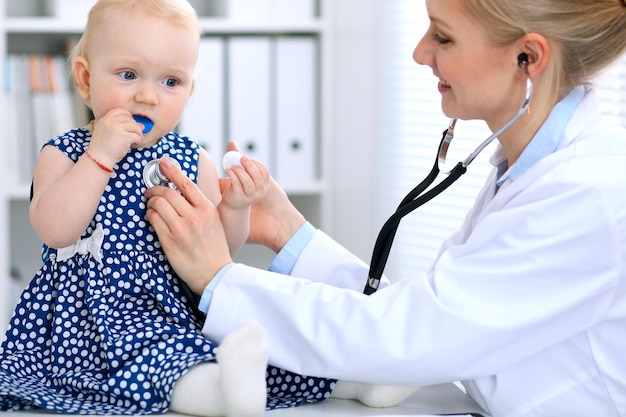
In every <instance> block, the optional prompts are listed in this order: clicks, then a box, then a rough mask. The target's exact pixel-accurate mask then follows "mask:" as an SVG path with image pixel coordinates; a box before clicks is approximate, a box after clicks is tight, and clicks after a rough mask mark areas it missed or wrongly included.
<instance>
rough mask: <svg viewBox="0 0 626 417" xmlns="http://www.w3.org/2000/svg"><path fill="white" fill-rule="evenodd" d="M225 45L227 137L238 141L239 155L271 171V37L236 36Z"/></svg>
mask: <svg viewBox="0 0 626 417" xmlns="http://www.w3.org/2000/svg"><path fill="white" fill-rule="evenodd" d="M227 42H228V43H227V44H228V53H227V55H228V83H227V85H228V135H227V137H228V138H229V140H234V141H235V142H237V145H238V146H239V148H240V149H241V151H242V153H244V154H245V155H247V156H248V157H249V158H251V159H256V160H259V161H260V162H262V163H264V164H265V165H267V167H268V168H269V169H270V172H272V171H273V166H272V162H273V161H272V158H271V153H272V148H271V137H270V135H271V124H270V120H271V113H270V110H271V105H270V104H271V102H270V85H271V75H270V71H271V62H270V57H271V55H270V53H271V52H270V51H271V42H270V38H269V37H265V36H241V37H237V36H235V37H231V38H229V39H228V41H227Z"/></svg>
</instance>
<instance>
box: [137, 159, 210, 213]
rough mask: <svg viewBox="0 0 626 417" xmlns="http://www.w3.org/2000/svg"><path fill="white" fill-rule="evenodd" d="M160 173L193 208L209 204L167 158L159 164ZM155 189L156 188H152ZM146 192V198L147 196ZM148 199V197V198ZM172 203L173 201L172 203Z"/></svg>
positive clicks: (194, 185) (191, 182)
mask: <svg viewBox="0 0 626 417" xmlns="http://www.w3.org/2000/svg"><path fill="white" fill-rule="evenodd" d="M159 168H160V169H161V172H162V173H163V174H164V175H165V176H166V177H167V178H168V179H169V180H170V181H171V182H172V183H173V184H174V185H175V186H176V188H178V190H179V191H180V193H181V194H182V195H183V196H184V197H185V199H186V200H187V201H188V202H189V203H190V204H191V205H192V206H194V207H202V206H206V205H207V204H210V201H209V200H208V198H206V196H205V195H204V194H203V193H202V191H200V188H198V186H197V185H196V184H195V183H194V182H193V181H191V180H190V179H189V178H187V175H185V173H184V172H183V171H182V170H181V169H180V168H179V167H178V166H176V165H174V164H173V163H172V162H171V161H170V160H169V159H168V158H161V162H160V163H159ZM153 188H156V187H153ZM149 191H150V190H148V191H147V192H146V196H147V195H148V192H149ZM148 198H149V197H148ZM172 203H174V201H172Z"/></svg>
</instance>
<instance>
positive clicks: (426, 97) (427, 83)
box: [377, 0, 626, 280]
mask: <svg viewBox="0 0 626 417" xmlns="http://www.w3.org/2000/svg"><path fill="white" fill-rule="evenodd" d="M382 19H383V25H382V27H383V30H382V36H383V43H382V45H383V51H382V60H381V65H382V69H381V73H382V77H383V81H382V93H381V97H382V103H381V107H382V117H381V131H380V142H379V144H378V146H379V149H380V152H379V155H380V158H381V159H380V161H379V164H380V167H381V175H380V176H379V178H380V183H379V184H378V189H379V194H378V195H380V196H381V200H380V201H379V204H378V210H377V212H378V214H379V222H380V224H382V223H383V222H384V221H385V220H386V219H387V217H388V216H389V215H390V214H391V213H393V212H394V211H395V209H396V207H397V204H398V203H399V202H400V200H401V199H402V198H403V197H404V195H405V194H406V193H407V192H408V191H410V190H411V189H412V188H413V187H414V186H415V185H416V184H417V183H418V182H419V181H421V180H422V178H423V177H424V176H426V174H427V173H428V172H429V171H430V169H431V167H432V165H433V163H434V160H435V156H436V155H435V154H436V151H437V146H438V144H439V140H440V139H441V134H442V132H443V130H444V129H445V128H446V127H447V124H448V122H449V120H448V119H447V118H446V117H445V115H443V113H442V112H441V96H440V94H439V92H438V91H437V82H438V79H437V78H436V77H435V76H434V75H433V74H432V70H431V69H430V68H429V67H426V66H420V65H417V64H416V63H415V62H414V61H413V58H412V53H413V49H414V48H415V46H416V45H417V43H418V42H419V40H420V39H421V38H422V36H423V34H424V33H425V32H426V30H427V29H428V25H429V22H428V16H427V14H426V10H425V7H424V3H423V2H422V1H415V0H394V1H393V2H384V6H383V10H382ZM597 84H598V89H599V91H600V94H601V97H602V110H603V112H604V114H605V115H606V116H607V117H608V118H609V119H610V120H611V121H614V122H617V123H621V124H622V125H624V126H626V57H625V58H623V59H621V60H620V61H619V62H618V63H617V64H615V65H614V66H612V67H611V68H610V69H609V70H608V71H606V72H605V73H604V74H602V76H601V77H599V78H598V80H597ZM520 104H521V103H520ZM490 134H491V132H490V131H489V130H488V128H487V126H486V124H485V123H483V122H474V121H470V122H468V121H459V123H458V124H457V127H456V129H455V139H454V140H453V143H452V146H451V147H450V152H449V154H448V156H449V157H448V159H449V164H448V165H451V166H453V165H454V164H455V163H456V162H458V161H460V160H464V159H465V158H466V157H467V155H468V154H469V153H470V152H472V151H473V150H474V149H475V148H476V146H478V145H479V144H480V143H481V142H482V141H483V140H484V139H485V138H486V137H488V136H489V135H490ZM495 146H496V143H495V142H494V143H493V144H492V145H490V147H488V148H487V149H485V150H484V151H483V152H482V153H481V154H480V155H479V157H478V158H477V159H476V160H475V161H474V162H473V163H472V164H471V165H470V166H469V167H468V172H467V173H466V174H465V175H463V176H462V177H461V178H460V179H459V180H458V181H457V182H456V183H455V184H453V185H452V186H451V187H450V188H449V189H448V190H446V191H445V192H444V193H443V194H442V195H440V196H438V197H437V198H436V199H434V200H433V201H431V202H429V203H428V204H426V205H424V206H423V207H421V208H419V209H417V210H416V211H414V212H413V213H411V214H409V215H408V216H406V217H405V218H404V219H403V220H402V222H401V224H400V227H399V228H398V232H397V235H396V239H395V241H394V245H393V249H392V251H391V255H390V258H389V261H388V264H387V268H386V270H385V274H386V275H387V276H388V277H390V278H391V279H392V280H397V279H403V278H409V277H411V276H415V275H418V274H420V273H422V272H424V271H425V270H426V269H427V268H428V267H429V266H430V264H431V263H432V261H433V260H434V257H435V256H436V254H437V251H438V249H439V246H440V245H441V243H442V241H443V240H444V239H445V238H446V237H448V236H449V235H450V234H451V233H453V232H454V231H455V230H456V229H457V228H458V227H459V226H460V224H461V222H462V221H463V218H464V217H465V214H466V213H467V211H468V210H469V208H470V207H471V205H472V203H473V201H474V199H475V198H476V196H477V195H478V192H479V191H480V189H481V188H482V185H483V183H484V181H485V179H486V177H487V176H488V174H489V172H490V171H491V169H492V166H491V164H489V161H488V160H489V157H490V156H491V154H492V153H493V150H494V149H495ZM441 178H442V177H441V175H440V177H439V179H441Z"/></svg>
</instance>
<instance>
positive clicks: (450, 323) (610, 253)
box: [203, 92, 626, 417]
mask: <svg viewBox="0 0 626 417" xmlns="http://www.w3.org/2000/svg"><path fill="white" fill-rule="evenodd" d="M599 117H600V116H599V114H598V106H597V102H596V98H595V95H594V94H593V93H589V92H588V93H587V94H586V97H585V98H584V100H583V102H582V103H581V105H580V106H579V108H578V109H577V111H576V113H575V115H574V117H573V118H572V119H571V121H570V123H569V125H568V126H567V128H566V130H565V132H564V135H563V138H562V140H561V142H560V146H559V149H558V150H557V151H556V152H554V153H552V154H550V155H549V156H547V157H545V158H543V159H542V160H540V161H539V162H538V163H536V164H535V165H533V166H532V167H531V168H529V169H528V170H527V171H526V173H525V174H524V175H522V176H521V177H520V178H518V179H516V180H515V181H513V182H511V183H508V184H506V185H505V186H503V187H502V188H501V189H500V190H499V191H498V193H497V194H495V197H494V183H495V177H494V176H493V175H492V177H491V178H490V179H489V180H488V181H487V185H486V186H485V188H484V189H483V191H482V192H481V195H480V197H479V198H478V200H477V202H476V205H475V207H474V208H473V209H472V211H471V212H470V213H469V215H468V217H467V219H466V221H465V222H464V224H463V226H462V228H461V229H460V230H459V231H458V232H457V233H456V234H454V235H453V236H452V237H450V238H449V239H448V240H447V241H446V242H444V244H443V246H442V249H441V252H440V254H439V256H438V258H437V259H436V261H435V263H434V264H433V267H432V269H431V270H430V271H428V273H425V274H416V276H414V277H408V278H407V279H405V280H403V281H400V282H398V283H395V284H393V285H383V286H382V287H381V289H379V290H378V292H376V293H375V294H373V295H371V296H369V297H368V296H365V295H363V294H362V293H361V292H362V290H363V286H364V282H365V278H366V276H367V271H368V269H367V266H366V265H365V264H364V263H363V262H361V261H360V260H358V259H357V258H356V257H354V256H353V255H352V254H350V253H349V252H348V251H347V250H345V249H344V248H342V247H341V246H340V245H339V244H337V243H336V242H334V241H332V240H331V239H330V238H329V237H328V236H326V235H325V234H323V233H322V232H319V231H318V232H316V234H315V235H314V237H313V239H312V240H311V241H310V243H309V244H308V245H307V246H306V248H305V249H304V251H303V252H302V253H301V255H300V256H299V258H298V260H297V262H296V264H295V267H294V269H293V271H292V273H291V275H292V276H295V277H302V278H306V279H294V278H292V277H289V276H284V275H279V274H275V273H270V272H266V271H260V270H258V269H254V268H251V267H248V266H245V265H241V264H236V265H234V266H233V267H232V268H231V269H229V270H228V271H227V272H226V274H225V275H224V276H223V278H222V280H221V282H220V284H219V285H218V286H217V288H216V289H215V292H214V294H213V299H212V302H211V306H210V309H209V312H208V316H207V321H206V324H205V327H204V330H203V332H204V333H205V334H206V335H207V336H208V337H210V338H211V339H213V340H217V341H219V340H222V339H223V337H224V336H225V335H226V334H228V333H229V332H231V331H233V330H234V329H236V328H238V327H239V326H240V325H242V324H243V323H244V322H246V321H249V320H256V321H257V322H259V323H260V324H261V325H262V326H263V328H264V329H265V331H266V332H267V335H268V339H269V352H270V362H271V363H272V364H274V365H276V366H279V367H283V368H286V369H289V370H291V371H295V372H299V373H302V374H307V375H316V376H324V377H332V378H338V379H343V380H359V381H364V382H372V383H388V384H404V385H426V384H435V383H440V382H447V381H456V380H462V381H466V382H464V384H465V386H466V388H467V390H468V393H469V394H470V395H471V396H472V397H473V398H474V399H476V401H478V403H479V404H481V405H482V406H483V407H484V408H485V409H486V410H487V411H489V412H490V413H491V414H492V415H493V416H494V417H500V416H507V417H517V416H524V417H531V416H532V417H539V416H542V417H547V416H550V417H554V416H558V417H576V416H581V417H583V416H584V417H590V416H593V417H599V416H603V417H604V416H622V417H624V416H626V273H625V268H626V132H625V131H624V130H623V129H620V128H616V127H607V126H605V125H604V124H603V123H602V122H601V121H600V118H599ZM494 175H495V174H494ZM327 284H330V285H327ZM346 289H347V290H346Z"/></svg>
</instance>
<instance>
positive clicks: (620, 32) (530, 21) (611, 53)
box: [467, 0, 626, 98]
mask: <svg viewBox="0 0 626 417" xmlns="http://www.w3.org/2000/svg"><path fill="white" fill-rule="evenodd" d="M467 5H468V8H469V10H470V12H471V13H472V14H473V15H474V16H475V17H476V18H477V19H478V20H479V21H481V22H482V24H483V25H484V27H485V28H487V30H488V31H489V32H490V33H491V34H492V39H493V40H494V42H495V44H497V45H500V46H506V45H510V44H512V43H514V42H515V41H516V40H518V39H519V38H521V37H522V36H523V35H525V34H527V33H532V32H534V33H538V34H541V35H543V36H545V37H546V39H548V41H549V42H550V45H551V59H550V62H549V64H548V68H547V70H546V77H547V78H548V82H547V83H546V85H550V86H551V88H552V92H551V93H552V95H553V96H554V97H555V98H558V97H562V96H563V95H564V94H566V93H567V92H568V91H570V90H571V89H572V88H573V87H574V86H576V85H579V84H587V83H589V82H590V79H591V78H592V77H593V76H595V75H596V74H597V73H598V72H600V71H601V70H603V69H604V68H606V67H607V66H609V65H610V64H611V63H613V62H614V61H616V60H617V59H618V58H619V57H620V56H621V55H622V54H623V53H624V52H625V51H626V3H625V1H624V0H522V1H520V0H467Z"/></svg>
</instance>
